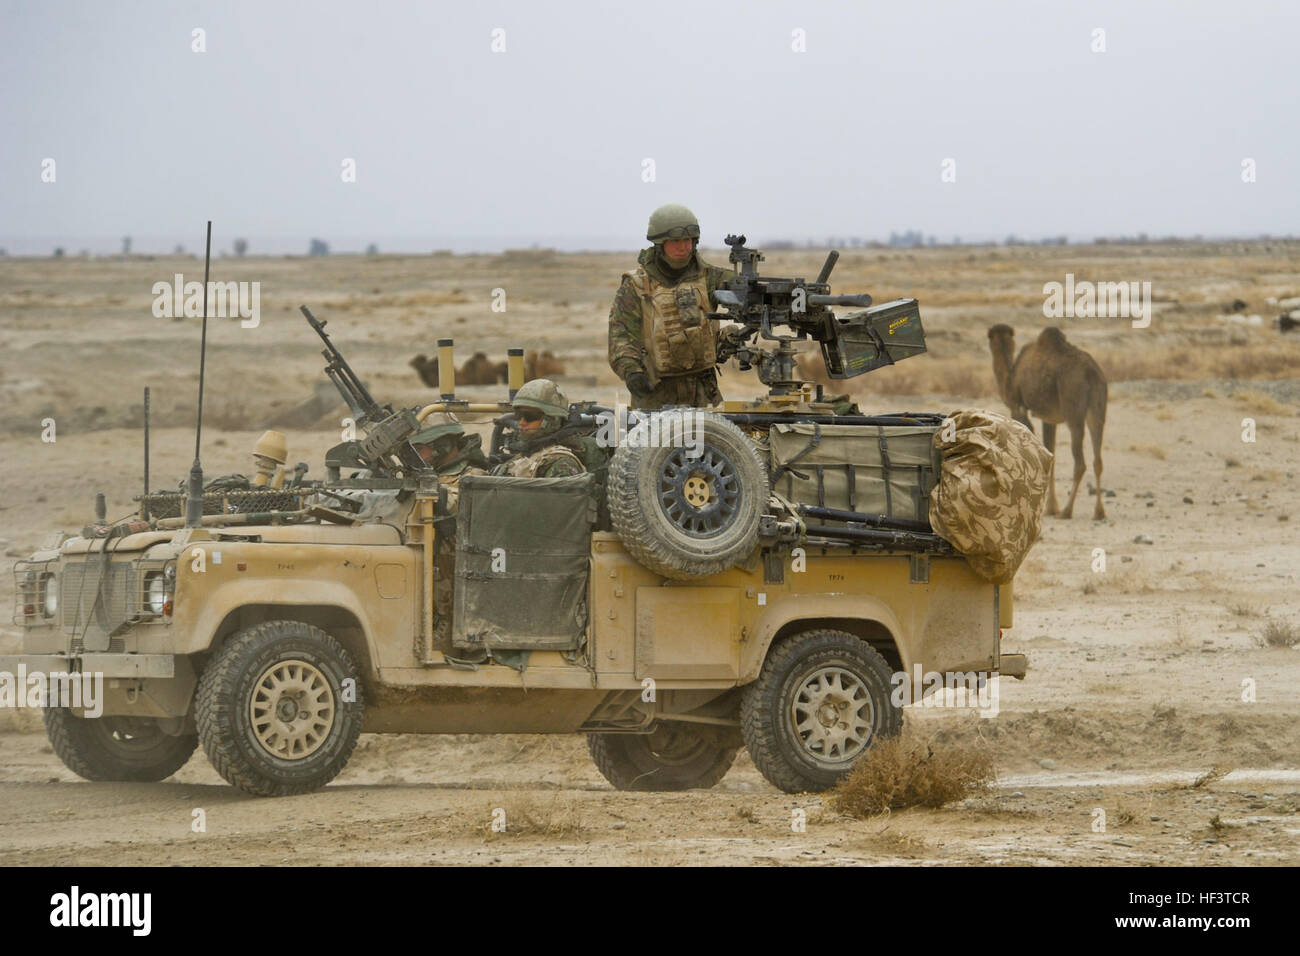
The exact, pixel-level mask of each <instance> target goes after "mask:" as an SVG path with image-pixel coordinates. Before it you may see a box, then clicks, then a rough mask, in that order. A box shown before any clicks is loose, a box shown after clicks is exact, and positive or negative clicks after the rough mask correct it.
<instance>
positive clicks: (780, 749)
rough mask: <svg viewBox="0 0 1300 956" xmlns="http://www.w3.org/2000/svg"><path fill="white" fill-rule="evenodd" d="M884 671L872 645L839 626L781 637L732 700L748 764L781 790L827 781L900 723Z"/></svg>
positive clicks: (824, 785) (813, 787)
mask: <svg viewBox="0 0 1300 956" xmlns="http://www.w3.org/2000/svg"><path fill="white" fill-rule="evenodd" d="M892 676H893V675H892V672H891V671H890V669H889V665H888V664H886V663H885V659H884V658H883V657H881V656H880V653H879V652H878V651H876V649H875V648H873V647H872V646H871V645H869V644H867V643H866V642H865V641H863V640H862V639H861V638H858V637H855V636H854V635H852V634H849V633H847V632H845V631H832V630H816V631H804V632H802V633H800V634H795V635H793V636H791V637H788V638H786V639H785V640H783V641H781V643H779V644H777V645H775V646H774V647H772V648H771V649H770V650H769V651H768V654H767V660H765V661H764V662H763V669H762V670H761V671H760V672H759V675H758V679H757V680H755V681H754V682H753V683H751V684H749V685H747V686H746V687H745V691H744V694H743V696H742V697H741V701H740V728H741V732H742V733H743V734H744V737H745V746H746V747H747V748H748V749H749V755H750V757H752V758H753V761H754V765H755V766H756V767H758V769H759V772H760V773H762V774H763V776H764V777H766V778H767V779H768V781H769V782H770V783H772V784H773V786H776V787H778V788H780V789H781V790H784V791H785V792H786V793H800V792H803V791H813V792H821V791H823V790H827V789H829V788H830V787H832V786H834V785H835V784H836V783H837V782H839V780H840V779H842V778H843V777H844V776H845V775H846V774H848V772H849V771H850V770H851V769H852V768H853V765H854V763H856V762H857V760H858V759H859V758H860V757H861V756H862V755H863V754H865V753H866V752H867V750H868V749H869V748H870V747H871V745H872V744H873V743H874V742H875V741H876V740H878V739H879V738H881V737H890V736H893V735H894V734H897V733H898V731H899V730H900V729H901V727H902V723H903V717H902V709H901V708H899V707H896V706H894V704H893V702H892V701H891V700H890V696H891V691H892V684H891V677H892Z"/></svg>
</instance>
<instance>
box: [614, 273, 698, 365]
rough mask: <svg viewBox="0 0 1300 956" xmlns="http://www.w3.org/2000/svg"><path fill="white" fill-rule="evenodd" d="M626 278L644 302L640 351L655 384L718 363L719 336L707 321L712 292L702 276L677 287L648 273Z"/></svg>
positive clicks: (627, 274) (642, 303)
mask: <svg viewBox="0 0 1300 956" xmlns="http://www.w3.org/2000/svg"><path fill="white" fill-rule="evenodd" d="M624 275H625V276H626V277H627V278H629V279H631V280H632V286H633V288H635V289H636V291H637V294H638V295H639V296H640V297H641V336H642V348H643V349H644V350H645V370H646V375H647V376H649V378H650V382H651V384H653V385H658V384H659V382H660V381H661V380H662V379H665V378H672V377H674V376H678V375H693V374H699V373H700V372H703V371H705V370H706V369H710V368H712V367H713V366H714V365H716V364H717V360H718V351H717V331H716V330H715V329H714V328H713V326H712V324H711V323H710V322H709V320H708V319H706V318H705V317H704V316H705V313H707V312H708V311H709V290H708V286H707V285H706V279H705V276H704V275H703V274H701V275H699V276H698V277H696V278H694V279H686V280H683V281H682V282H679V283H678V284H677V285H674V286H667V285H663V284H662V283H659V282H656V281H655V280H654V279H653V278H651V276H650V275H649V274H648V273H647V272H646V271H645V269H644V268H639V269H637V270H636V271H635V272H627V273H624Z"/></svg>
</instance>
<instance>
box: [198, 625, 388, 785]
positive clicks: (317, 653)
mask: <svg viewBox="0 0 1300 956" xmlns="http://www.w3.org/2000/svg"><path fill="white" fill-rule="evenodd" d="M345 681H351V684H350V685H346V686H348V687H350V688H351V690H350V691H345V684H344V682H345ZM352 696H354V697H355V702H350V701H348V700H345V697H352ZM363 713H364V702H363V699H362V690H361V680H360V678H359V675H358V674H357V668H356V666H355V665H354V664H353V662H352V656H351V655H350V654H349V653H348V652H347V650H346V649H345V648H344V647H343V645H342V644H340V643H339V642H338V641H337V640H335V639H334V638H333V637H331V636H330V635H328V634H326V633H325V632H324V631H322V630H321V629H320V628H318V627H313V626H312V625H310V624H304V623H302V622H301V621H266V622H264V623H262V624H258V625H257V626H255V627H251V628H248V629H247V630H245V631H243V632H241V633H239V634H236V635H235V636H234V637H232V638H231V639H230V640H229V641H227V642H226V643H225V644H224V645H222V647H221V649H220V650H218V651H217V653H216V654H215V655H213V657H212V659H211V660H210V661H209V662H208V666H207V667H206V668H205V669H204V671H203V676H202V677H201V678H200V679H199V688H198V693H197V694H196V703H195V722H196V723H197V724H198V729H199V741H200V742H201V743H202V744H203V750H204V752H205V753H206V754H207V755H208V760H210V761H211V762H212V766H213V767H214V768H216V771H217V773H219V774H221V776H223V777H224V778H225V779H226V780H227V781H228V782H230V783H232V784H234V785H235V786H236V787H238V788H239V789H241V790H244V791H246V792H248V793H252V794H256V795H257V796H263V797H283V796H289V795H291V794H296V793H307V792H309V791H312V790H317V789H319V788H320V787H323V786H325V784H327V783H329V782H330V781H331V780H333V779H334V777H336V776H337V775H338V773H339V771H341V770H342V769H343V767H344V766H345V765H346V764H347V762H348V758H349V757H351V756H352V750H353V748H355V747H356V745H357V737H358V736H359V735H360V733H361V723H362V717H363Z"/></svg>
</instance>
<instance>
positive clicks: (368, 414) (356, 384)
mask: <svg viewBox="0 0 1300 956" xmlns="http://www.w3.org/2000/svg"><path fill="white" fill-rule="evenodd" d="M299 309H300V311H301V312H302V314H303V315H305V316H306V317H307V322H308V324H309V325H311V327H312V328H313V329H315V330H316V334H317V335H319V336H320V338H321V341H322V342H324V343H325V349H324V351H322V352H321V354H322V355H323V356H324V357H325V374H326V375H328V376H329V379H330V381H331V382H333V383H334V387H335V388H337V389H338V390H339V394H340V395H342V396H343V401H345V402H346V403H347V406H348V410H349V411H351V412H352V414H353V416H354V418H355V419H356V423H357V424H358V425H364V424H368V423H372V422H378V421H380V420H382V419H384V418H386V417H387V416H388V415H390V414H391V413H392V410H391V409H385V408H384V407H383V406H381V405H380V404H379V403H378V402H376V401H375V399H374V396H372V395H371V394H370V390H369V389H367V388H366V386H365V383H364V382H362V381H361V379H360V378H358V377H357V373H356V372H354V371H352V366H350V365H349V364H348V361H347V359H345V358H344V357H343V354H342V353H341V352H340V351H339V350H338V348H337V347H336V346H335V345H334V343H333V342H331V341H330V337H329V334H328V333H327V332H326V331H325V323H324V322H322V321H320V320H319V319H317V318H316V316H314V315H312V314H311V309H309V308H307V306H305V305H303V306H299Z"/></svg>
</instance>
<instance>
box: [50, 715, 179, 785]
mask: <svg viewBox="0 0 1300 956" xmlns="http://www.w3.org/2000/svg"><path fill="white" fill-rule="evenodd" d="M44 717H45V735H46V736H47V737H49V739H50V746H51V747H53V748H54V752H55V753H56V754H57V755H58V757H59V759H60V760H62V761H63V763H64V765H65V766H67V768H68V769H69V770H71V771H72V772H73V773H75V774H76V775H77V776H79V777H83V778H84V779H86V780H115V781H116V780H121V781H134V782H141V783H155V782H157V781H159V780H163V779H166V778H167V777H170V776H171V775H172V774H174V773H175V772H176V771H177V770H180V769H181V767H183V766H185V763H186V761H188V760H189V759H190V755H191V754H193V753H194V749H195V748H196V747H197V746H198V744H199V738H198V737H197V736H195V735H194V734H181V735H180V736H172V735H171V734H168V733H166V732H165V731H164V730H163V729H162V725H161V724H160V723H159V722H158V721H156V720H152V719H150V718H148V717H78V716H77V715H76V714H74V713H73V712H72V711H70V710H68V709H67V708H66V707H47V708H46V709H45V714H44Z"/></svg>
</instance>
